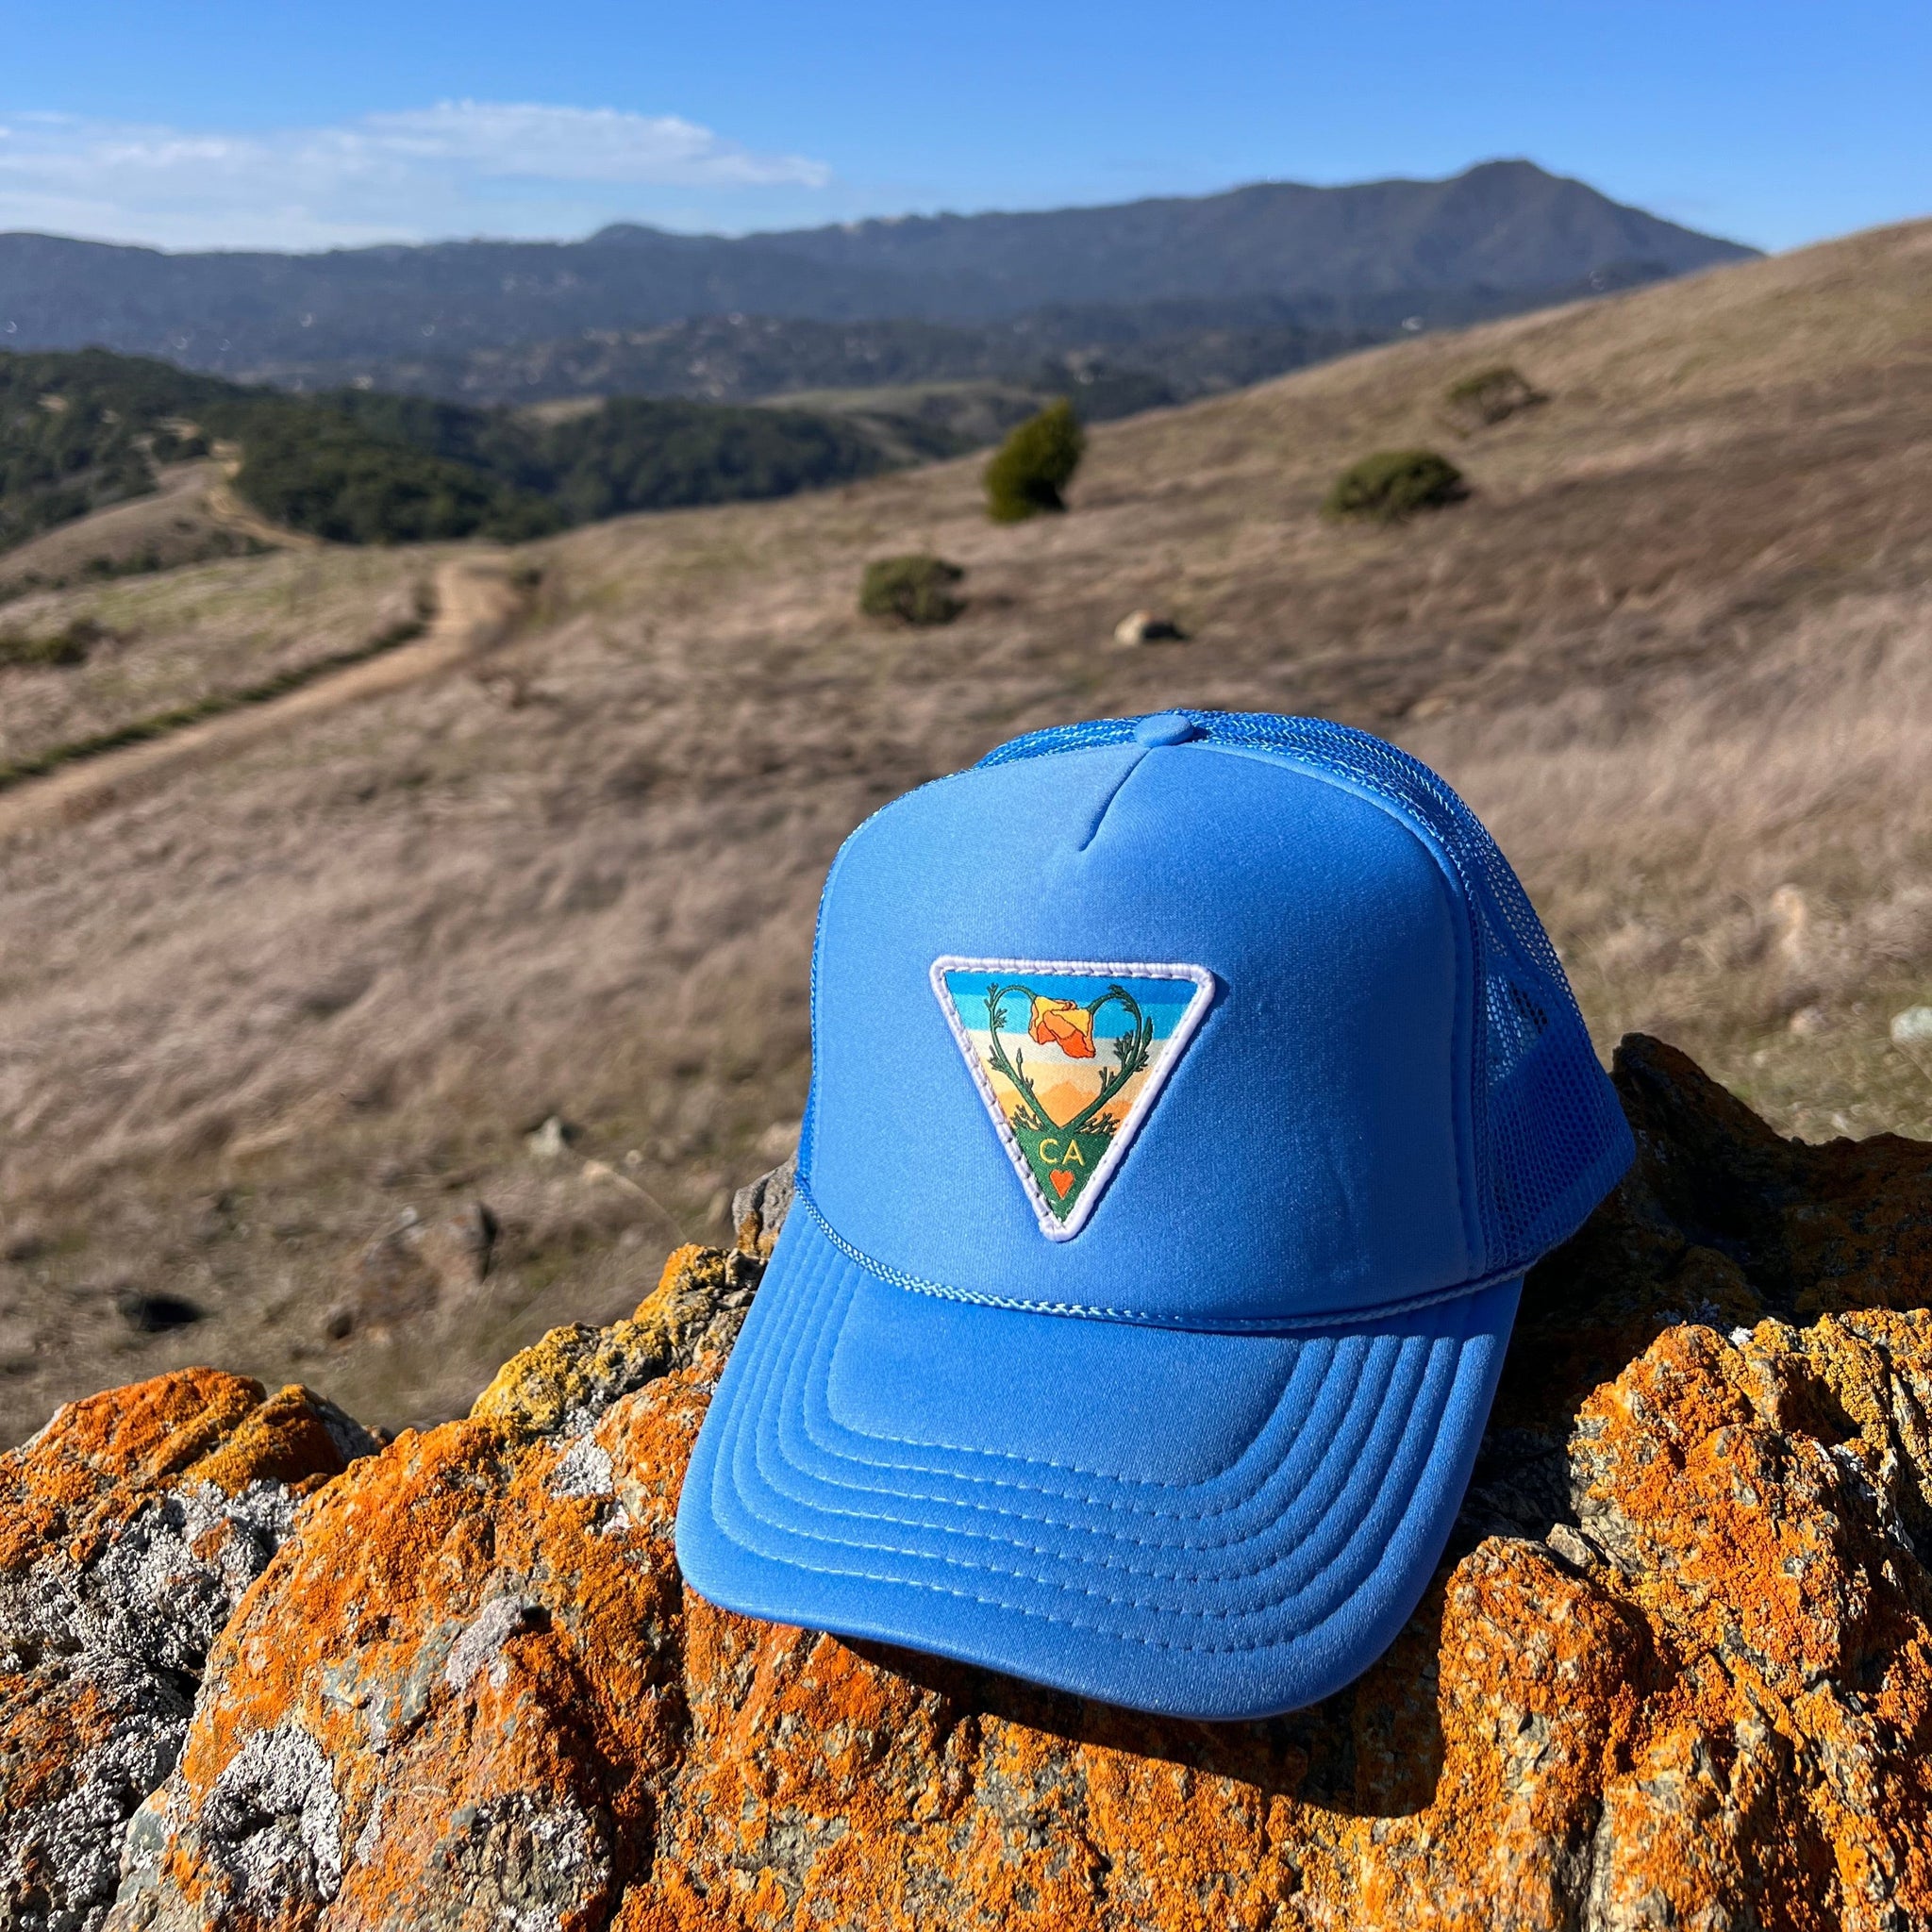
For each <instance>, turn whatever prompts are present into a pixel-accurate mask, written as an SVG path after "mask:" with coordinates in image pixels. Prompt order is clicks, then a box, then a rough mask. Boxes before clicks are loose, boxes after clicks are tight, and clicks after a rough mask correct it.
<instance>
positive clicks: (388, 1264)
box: [325, 1201, 497, 1341]
mask: <svg viewBox="0 0 1932 1932" xmlns="http://www.w3.org/2000/svg"><path fill="white" fill-rule="evenodd" d="M496 1235H497V1226H496V1216H495V1215H494V1214H492V1213H491V1211H490V1208H489V1207H488V1206H487V1205H486V1204H485V1203H483V1202H481V1201H473V1202H471V1203H470V1205H469V1206H468V1207H467V1208H463V1209H461V1210H460V1211H459V1212H458V1213H455V1214H451V1215H445V1216H444V1217H443V1218H442V1219H441V1220H438V1221H433V1222H426V1223H425V1221H424V1220H423V1219H422V1218H421V1216H419V1215H418V1214H417V1212H416V1210H415V1209H414V1208H405V1209H404V1210H403V1211H402V1213H401V1214H399V1215H398V1216H397V1217H396V1219H395V1222H394V1223H393V1224H392V1225H391V1226H390V1227H389V1228H388V1229H387V1230H385V1231H384V1232H383V1233H382V1234H379V1235H377V1236H376V1238H375V1240H374V1241H371V1242H369V1244H368V1245H367V1246H366V1247H364V1248H363V1249H362V1250H361V1251H360V1252H359V1253H358V1255H357V1257H356V1258H355V1260H354V1261H353V1263H352V1264H351V1265H350V1268H349V1272H348V1277H347V1280H346V1281H345V1282H344V1284H343V1291H342V1294H341V1298H340V1299H339V1300H338V1301H337V1302H336V1304H335V1306H334V1307H332V1308H331V1309H330V1311H329V1313H328V1316H327V1317H326V1319H325V1328H326V1331H327V1333H328V1334H329V1335H330V1336H331V1337H332V1338H333V1339H335V1340H337V1341H340V1340H341V1339H342V1338H343V1337H344V1336H348V1335H352V1334H355V1333H357V1332H358V1331H361V1330H368V1329H375V1330H376V1331H377V1332H381V1331H383V1330H385V1329H389V1328H392V1327H395V1326H397V1325H398V1324H402V1323H404V1322H407V1321H408V1320H410V1319H411V1318H412V1317H415V1316H419V1315H423V1314H426V1313H427V1312H428V1311H429V1310H431V1309H432V1308H437V1307H446V1306H448V1305H449V1304H451V1303H452V1302H459V1301H460V1300H462V1299H463V1298H464V1297H465V1296H466V1295H467V1294H468V1293H469V1292H470V1291H472V1290H473V1289H475V1288H476V1287H478V1286H479V1285H480V1284H481V1283H482V1282H483V1281H484V1280H485V1279H486V1278H487V1277H488V1275H489V1274H490V1263H491V1256H492V1254H493V1253H494V1250H495V1246H496Z"/></svg>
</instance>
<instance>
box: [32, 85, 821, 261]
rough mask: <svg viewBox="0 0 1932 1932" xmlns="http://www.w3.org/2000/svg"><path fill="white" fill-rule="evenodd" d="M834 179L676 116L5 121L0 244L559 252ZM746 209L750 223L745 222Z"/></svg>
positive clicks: (766, 211)
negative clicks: (606, 229) (179, 123)
mask: <svg viewBox="0 0 1932 1932" xmlns="http://www.w3.org/2000/svg"><path fill="white" fill-rule="evenodd" d="M830 179H831V171H830V170H829V169H828V168H826V167H825V166H824V163H823V162H820V161H814V160H808V159H806V158H803V157H800V156H795V155H768V154H759V153H756V152H754V151H753V150H751V149H749V148H745V147H741V146H740V145H739V144H738V143H736V142H729V141H726V140H724V139H723V138H722V137H721V136H719V135H717V134H714V133H712V131H711V130H710V129H709V128H708V127H700V126H698V125H696V124H695V123H693V122H690V121H684V120H680V119H679V118H677V117H676V116H675V115H645V114H631V113H625V112H624V111H622V110H620V109H618V108H568V107H550V106H544V105H541V104H538V103H517V102H492V101H442V102H439V103H438V104H437V105H436V106H434V107H430V108H414V109H410V110H408V111H407V112H402V113H387V114H368V115H365V116H363V117H362V118H361V119H359V120H358V121H353V122H348V123H345V124H343V125H340V126H334V127H309V128H291V129H288V130H285V131H278V132H271V133H267V134H259V133H249V134H242V133H222V132H210V131H198V132H190V131H187V130H183V129H179V128H173V127H164V126H142V125H125V124H120V123H113V122H106V121H96V120H88V119H85V118H82V117H78V116H74V115H65V114H15V115H10V116H6V117H0V229H8V228H30V229H38V230H41V231H42V232H48V233H55V234H63V235H84V236H91V237H96V238H99V239H102V240H110V241H140V242H152V243H156V244H158V245H159V246H162V247H189V248H195V247H199V248H207V247H225V248H317V247H337V246H342V245H346V244H351V243H356V242H403V241H411V242H413V241H420V240H423V239H425V237H429V236H442V235H470V234H485V233H488V234H512V233H513V234H525V235H531V234H536V235H569V234H576V233H580V232H582V231H583V230H584V229H585V228H588V227H591V226H595V225H597V224H598V223H600V222H603V221H608V220H612V219H615V218H618V217H620V216H625V215H629V216H635V217H637V218H639V219H644V220H650V219H653V210H652V207H651V204H652V203H653V202H654V201H657V200H660V199H661V197H662V194H663V192H664V191H667V190H668V191H674V192H675V196H676V202H675V214H672V215H669V216H668V217H667V214H666V213H665V212H664V211H659V212H658V214H657V215H656V218H657V219H659V220H665V219H667V218H668V219H670V220H672V221H673V222H675V223H676V224H677V225H691V223H692V220H693V218H694V217H695V218H696V219H697V220H698V221H707V220H709V221H717V222H722V223H723V224H724V225H737V223H736V222H734V221H733V220H732V217H733V216H734V215H735V214H739V213H741V212H752V211H755V212H756V214H757V216H758V218H759V219H766V218H769V215H770V213H771V212H772V211H773V210H774V209H778V210H783V209H785V208H792V209H797V210H799V211H800V212H806V213H808V212H809V210H808V209H806V208H801V207H800V204H801V202H807V203H808V202H809V200H810V198H811V195H812V193H813V192H814V191H817V190H820V189H823V188H824V187H825V186H826V185H827V184H828V182H829V181H830ZM747 203H751V204H755V209H754V208H747Z"/></svg>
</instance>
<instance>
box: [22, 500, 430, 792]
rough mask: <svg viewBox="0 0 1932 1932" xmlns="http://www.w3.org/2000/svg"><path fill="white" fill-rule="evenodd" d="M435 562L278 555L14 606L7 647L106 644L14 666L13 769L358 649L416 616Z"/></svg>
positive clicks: (374, 553)
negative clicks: (60, 641) (18, 641)
mask: <svg viewBox="0 0 1932 1932" xmlns="http://www.w3.org/2000/svg"><path fill="white" fill-rule="evenodd" d="M107 514H108V515H110V516H118V515H120V514H122V512H120V511H118V510H115V511H108V512H107ZM90 521H92V519H90ZM435 561H436V558H435V557H434V556H433V555H432V554H431V553H429V552H426V551H425V552H408V551H394V550H362V551H333V552H327V553H325V552H322V551H318V550H299V551H277V552H275V553H273V554H270V555H266V556H259V557H251V558H234V559H231V560H229V561H226V562H222V563H204V564H197V565H194V566H192V567H190V568H185V569H181V570H172V571H163V572H160V573H158V574H156V575H140V576H128V577H121V578H116V579H113V580H110V581H108V582H105V583H94V584H88V585H82V586H76V587H75V588H73V589H70V590H64V591H38V592H35V593H33V594H31V595H28V596H25V597H21V598H18V599H15V600H14V601H13V602H11V603H8V604H0V637H6V636H8V634H16V635H24V636H26V637H30V638H32V637H43V636H47V635H49V634H53V633H57V632H58V631H60V630H62V629H64V628H65V627H66V626H67V625H72V624H74V623H75V622H76V621H77V620H81V621H87V622H89V623H91V624H92V625H96V626H98V627H99V629H100V631H101V632H103V633H104V634H105V635H104V638H103V641H100V642H98V643H96V644H95V645H93V646H92V648H91V649H90V650H89V653H88V657H87V661H86V662H85V663H82V664H77V665H67V666H59V667H54V666H47V667H36V668H26V667H19V666H0V767H5V766H8V765H9V764H13V763H16V762H20V761H23V760H25V759H28V758H36V757H39V756H41V755H42V754H43V753H46V752H49V751H52V750H54V749H56V748H57V747H58V746H61V745H66V744H73V743H75V742H78V741H81V740H84V739H89V738H92V737H95V736H97V735H99V734H101V733H104V732H109V731H113V730H116V729H118V728H120V727H121V726H123V725H126V724H133V723H135V722H136V721H137V720H140V719H143V718H150V717H153V716H155V715H157V714H158V713H160V712H164V711H171V710H174V709H175V708H179V707H184V706H189V705H192V704H195V703H196V702H198V701H200V700H202V699H205V698H209V697H214V696H218V695H225V694H228V693H231V692H234V691H243V690H246V689H248V688H250V687H251V686H255V685H259V684H263V683H266V682H267V681H268V680H270V679H271V678H274V677H276V676H278V675H283V674H286V673H290V672H295V671H302V670H307V669H308V668H309V667H310V666H312V665H315V664H318V663H321V662H323V661H325V659H327V658H335V657H339V656H341V654H343V653H344V652H349V651H354V650H356V649H358V647H360V646H361V645H363V644H364V643H365V642H367V641H370V640H372V639H374V638H376V637H379V636H382V635H384V634H386V633H388V632H391V631H393V630H394V629H396V628H397V627H398V626H399V625H404V624H407V623H408V621H409V620H410V619H411V618H412V617H413V616H414V615H415V613H416V606H417V599H418V591H419V589H420V588H421V587H422V586H423V585H425V584H426V583H427V581H428V579H429V576H430V575H431V573H432V571H433V569H434V564H435Z"/></svg>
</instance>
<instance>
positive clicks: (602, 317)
mask: <svg viewBox="0 0 1932 1932" xmlns="http://www.w3.org/2000/svg"><path fill="white" fill-rule="evenodd" d="M1755 252H1756V251H1754V250H1750V249H1747V248H1745V247H1743V246H1742V245H1741V244H1739V243H1736V242H1725V241H1722V240H1719V239H1717V238H1713V237H1708V236H1701V235H1697V234H1695V233H1694V232H1693V231H1691V230H1690V229H1687V228H1683V227H1680V226H1679V225H1676V224H1674V223H1670V222H1666V221H1663V220H1661V219H1659V218H1658V217H1657V216H1654V215H1649V214H1646V213H1644V212H1643V211H1642V210H1641V209H1637V208H1627V207H1625V206H1624V205H1622V204H1620V203H1617V202H1613V201H1611V200H1609V199H1608V198H1607V196H1605V195H1602V194H1600V193H1598V192H1596V191H1595V190H1594V189H1591V188H1589V187H1588V186H1586V185H1585V184H1583V183H1581V182H1578V181H1573V180H1569V179H1567V178H1565V177H1561V176H1557V175H1550V174H1547V173H1545V172H1544V171H1543V170H1542V169H1541V168H1539V167H1537V166H1536V165H1535V164H1534V163H1531V162H1527V161H1498V162H1488V163H1484V164H1482V165H1480V166H1478V167H1475V168H1473V169H1470V170H1467V171H1465V172H1464V173H1463V174H1460V175H1454V176H1451V177H1449V178H1448V179H1446V180H1443V181H1437V182H1410V181H1388V182H1370V183H1362V184H1357V185H1354V186H1348V187H1341V188H1314V187H1308V186H1306V185H1303V184H1298V183H1279V182H1276V183H1267V182H1264V183H1254V184H1249V185H1247V186H1245V187H1241V188H1237V189H1232V190H1229V191H1227V192H1224V193H1222V194H1218V195H1208V196H1198V197H1175V196H1168V197H1155V198H1149V199H1146V200H1143V201H1140V202H1131V203H1124V204H1118V205H1114V206H1111V207H1100V208H1062V209H1047V210H1041V211H1037V212H1021V213H1013V214H1007V213H999V212H995V213H990V214H976V215H937V216H924V215H920V216H908V217H905V218H902V219H898V220H894V221H891V222H886V221H873V222H866V223H860V224H856V225H850V226H835V227H823V228H816V229H798V230H789V231H777V232H767V233H762V234H755V235H746V236H740V237H722V236H705V235H677V234H672V233H669V232H667V231H664V230H661V229H655V228H646V227H642V226H639V225H622V224H618V225H609V226H607V227H606V228H604V229H600V230H599V231H597V233H596V234H595V235H593V236H591V237H590V238H588V239H587V240H584V241H579V242H493V241H470V242H430V243H425V244H421V245H411V246H403V245H399V244H393V243H390V244H384V245H382V246H379V247H375V248H366V249H341V250H334V251H330V252H328V253H325V254H318V255H292V254H291V255H274V254H266V253H260V252H233V253H204V254H178V255H170V254H164V253H161V252H160V251H158V250H154V249H146V248H129V247H124V246H121V245H118V244H112V243H106V242H77V241H72V240H68V239H65V238H62V237H58V236H44V235H25V234H13V235H0V340H4V341H5V344H6V346H8V347H9V348H49V349H52V348H73V347H80V346H83V345H97V346H100V347H104V348H111V349H118V350H121V351H123V352H127V353H135V354H147V355H159V356H163V357H166V358H168V359H170V360H173V361H176V362H180V363H183V364H184V365H186V366H188V367H191V368H196V369H203V370H207V371H208V372H210V373H218V374H223V375H258V374H261V373H263V372H264V371H266V370H269V369H271V368H274V367H277V366H281V365H287V364H293V363H313V362H341V361H342V360H344V359H349V358H385V357H393V356H397V355H401V354H406V353H420V352H422V351H423V350H424V349H425V347H434V348H436V349H437V350H439V351H450V350H470V349H482V348H505V347H508V346H511V345H513V344H517V343H525V342H532V341H542V340H546V339H550V340H556V339H561V338H564V337H567V336H570V335H575V334H579V333H582V332H584V331H587V330H591V329H597V328H611V327H624V328H635V327H641V326H649V325H661V324H666V323H671V322H675V321H680V320H686V319H689V318H691V317H697V316H708V315H724V314H734V313H742V314H757V315H760V316H770V317H774V318H780V319H783V318H801V319H809V320H819V321H825V322H858V321H862V320H882V319H895V318H905V319H910V320H921V321H926V322H940V323H958V324H985V323H988V322H992V321H996V320H998V319H1001V318H1006V317H1011V316H1015V315H1019V314H1022V313H1024V312H1025V311H1027V310H1029V309H1037V308H1046V307H1051V306H1055V305H1068V304H1074V305H1081V304H1085V305H1099V306H1108V305H1114V304H1134V303H1147V302H1158V301H1163V300H1204V299H1209V300H1242V299H1249V298H1255V297H1274V298H1277V299H1280V300H1283V301H1285V302H1287V303H1288V304H1290V305H1291V306H1296V305H1301V304H1313V305H1315V307H1316V308H1317V309H1319V310H1321V311H1323V313H1322V314H1321V315H1320V317H1319V320H1320V321H1321V322H1322V323H1323V324H1324V325H1330V326H1344V327H1345V326H1348V325H1349V314H1348V311H1349V309H1350V307H1351V305H1352V304H1361V303H1368V304H1371V305H1374V304H1378V303H1379V304H1383V305H1386V304H1387V302H1388V301H1389V300H1390V298H1391V297H1393V296H1396V295H1398V294H1400V293H1402V292H1404V291H1414V292H1415V293H1416V294H1418V295H1419V296H1420V295H1425V294H1434V295H1441V294H1443V293H1445V292H1449V291H1455V292H1458V293H1460V292H1471V291H1487V292H1488V293H1489V294H1490V295H1491V297H1501V298H1503V299H1502V302H1501V305H1500V306H1505V307H1507V306H1510V304H1509V301H1508V297H1509V296H1510V294H1511V293H1512V292H1514V293H1517V294H1521V295H1524V296H1527V295H1528V294H1530V293H1531V292H1532V291H1547V290H1550V289H1554V288H1558V287H1565V286H1571V285H1588V284H1589V283H1590V282H1591V278H1592V277H1593V276H1595V275H1605V274H1608V273H1611V272H1614V273H1615V275H1616V277H1617V278H1618V279H1619V280H1621V281H1623V282H1624V283H1626V284H1627V282H1628V281H1630V280H1641V279H1655V278H1658V277H1661V276H1665V275H1677V274H1683V273H1687V272H1689V271H1691V270H1694V269H1697V268H1702V267H1707V266H1713V265H1716V264H1718V263H1721V262H1725V261H1735V260H1741V259H1746V258H1750V257H1751V256H1752V255H1753V254H1755ZM1306 319H1307V320H1308V321H1310V322H1314V321H1316V320H1318V317H1317V316H1316V315H1315V314H1310V315H1309V316H1308V317H1307V318H1306Z"/></svg>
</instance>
